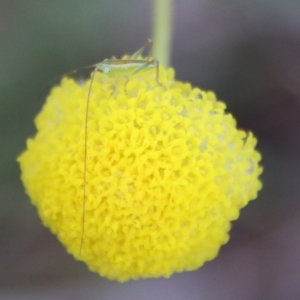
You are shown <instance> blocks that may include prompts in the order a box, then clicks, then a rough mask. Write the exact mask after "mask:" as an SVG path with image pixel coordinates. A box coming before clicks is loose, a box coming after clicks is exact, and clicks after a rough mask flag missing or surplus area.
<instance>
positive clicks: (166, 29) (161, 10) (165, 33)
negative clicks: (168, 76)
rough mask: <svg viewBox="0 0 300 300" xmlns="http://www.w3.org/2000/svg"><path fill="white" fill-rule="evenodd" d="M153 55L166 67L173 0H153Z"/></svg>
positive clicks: (168, 55)
mask: <svg viewBox="0 0 300 300" xmlns="http://www.w3.org/2000/svg"><path fill="white" fill-rule="evenodd" d="M153 1H154V17H153V51H152V55H153V57H155V58H157V59H158V60H159V62H160V64H162V65H164V66H165V67H168V66H169V64H170V56H171V55H170V54H171V53H170V52H171V38H172V5H173V0H153Z"/></svg>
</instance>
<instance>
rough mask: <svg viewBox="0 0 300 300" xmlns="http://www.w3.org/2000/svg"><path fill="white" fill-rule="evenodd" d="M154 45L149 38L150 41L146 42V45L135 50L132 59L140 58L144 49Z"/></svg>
mask: <svg viewBox="0 0 300 300" xmlns="http://www.w3.org/2000/svg"><path fill="white" fill-rule="evenodd" d="M151 46H152V40H151V39H148V41H147V42H146V43H145V45H144V46H143V47H142V48H140V49H139V50H138V51H136V52H134V53H133V54H132V55H131V56H130V59H132V60H136V59H138V58H139V56H141V55H142V53H143V52H144V50H145V49H146V48H150V47H151Z"/></svg>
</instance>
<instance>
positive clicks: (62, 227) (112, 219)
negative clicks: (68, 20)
mask: <svg viewBox="0 0 300 300" xmlns="http://www.w3.org/2000/svg"><path fill="white" fill-rule="evenodd" d="M159 82H160V83H159V84H158V82H157V80H156V73H155V71H154V70H148V71H141V72H138V73H137V74H135V75H132V76H130V77H126V76H123V77H122V76H121V77H120V76H119V77H117V76H116V77H108V76H107V75H106V74H103V73H100V72H99V73H97V74H96V76H95V80H94V82H93V85H92V90H91V96H90V105H89V111H88V122H87V141H85V126H86V124H85V114H86V101H87V94H88V88H89V85H90V81H87V82H85V83H81V84H80V83H78V82H76V81H74V80H72V79H68V78H64V79H63V80H62V82H61V85H60V86H57V87H55V88H53V90H52V92H51V94H50V96H49V97H48V99H47V102H46V104H45V106H44V108H43V110H42V112H41V113H40V114H39V115H38V116H37V118H36V120H35V123H36V127H37V134H36V136H35V137H34V138H31V139H29V140H28V141H27V150H26V151H25V152H24V153H23V154H22V155H21V156H20V157H19V158H18V160H19V162H20V165H21V169H22V180H23V182H24V185H25V187H26V190H27V192H28V194H29V196H30V198H31V200H32V203H33V204H34V205H35V206H36V207H37V209H38V212H39V215H40V217H41V219H42V221H43V223H44V225H45V226H47V227H49V228H50V229H51V231H52V232H53V233H54V234H56V235H57V237H58V239H59V240H60V241H61V243H62V244H63V245H64V246H65V247H66V248H67V250H68V252H69V253H71V254H73V256H74V257H75V258H76V259H78V260H82V261H84V262H85V263H86V264H87V265H88V267H89V268H90V270H92V271H95V272H98V273H99V274H100V275H102V276H106V277H107V278H109V279H115V280H118V281H126V280H129V279H131V278H133V279H138V278H149V277H158V276H164V277H169V276H170V275H171V274H172V273H174V272H181V271H185V270H186V271H187V270H195V269H197V268H199V267H200V266H201V265H202V264H203V263H204V262H205V261H208V260H211V259H213V258H214V257H215V256H216V255H217V253H218V250H219V248H220V246H221V245H222V244H224V243H226V242H227V241H228V231H229V229H230V221H232V220H234V219H236V218H237V217H238V215H239V210H240V208H241V207H243V206H245V205H246V204H247V203H248V201H249V200H251V199H254V198H255V197H256V196H257V192H258V190H260V188H261V183H260V181H259V179H258V176H259V175H260V173H261V172H262V168H261V167H260V166H259V164H258V163H259V161H260V154H259V153H258V152H257V151H255V149H254V147H255V145H256V139H255V138H254V137H253V135H252V134H251V133H246V132H244V131H242V130H238V129H237V128H236V121H235V120H234V118H233V117H232V116H231V115H230V114H227V113H225V111H224V110H225V104H224V103H222V102H219V101H217V99H216V97H215V95H214V93H212V92H205V91H203V90H201V89H199V88H192V87H191V85H190V84H188V83H182V82H179V81H176V80H174V71H173V70H172V69H165V68H163V67H160V74H159ZM85 142H87V145H86V147H85ZM85 149H86V151H87V153H86V185H85V186H86V197H85V198H84V196H83V188H84V170H85V168H84V161H85ZM83 201H84V202H85V206H84V207H85V210H84V212H82V209H83ZM82 213H84V217H85V223H84V226H83V223H82ZM82 232H83V244H82V249H81V251H80V247H81V235H82Z"/></svg>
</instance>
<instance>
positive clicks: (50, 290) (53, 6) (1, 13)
mask: <svg viewBox="0 0 300 300" xmlns="http://www.w3.org/2000/svg"><path fill="white" fill-rule="evenodd" d="M174 4H175V5H174V38H173V53H172V64H173V66H174V68H175V69H176V74H177V78H178V79H179V80H182V81H189V82H191V83H192V84H193V85H194V86H199V87H201V88H203V89H206V90H213V91H214V92H215V93H216V94H217V96H218V98H219V99H221V100H222V101H224V102H225V103H226V104H227V107H228V112H230V113H232V114H233V115H234V116H235V117H236V119H237V122H238V126H239V127H241V128H244V129H246V130H250V131H252V132H253V133H254V134H255V135H256V136H257V137H258V140H259V143H258V149H259V151H261V153H262V156H263V160H262V165H263V167H264V173H263V175H262V181H263V185H264V188H263V190H262V191H261V192H260V194H259V197H258V199H257V200H255V201H253V202H251V203H250V204H249V205H248V206H247V207H246V208H244V209H243V210H242V211H241V216H240V218H239V219H238V220H237V221H235V222H233V227H232V231H231V240H230V241H229V243H228V244H227V245H225V246H224V247H222V249H221V251H220V255H219V256H218V258H217V259H215V260H214V261H212V262H208V263H206V264H205V265H204V267H202V268H201V269H199V270H198V271H195V272H189V273H182V274H176V275H174V276H172V277H171V278H170V279H151V280H140V281H130V282H128V283H125V284H119V283H117V282H111V281H108V280H106V279H104V278H100V277H99V276H98V275H96V274H94V273H90V272H89V271H88V270H87V268H86V267H85V265H84V264H82V263H79V262H76V261H75V260H74V259H73V258H72V257H71V256H70V255H68V254H67V253H66V251H65V249H64V248H63V247H62V246H61V245H60V244H59V243H58V242H57V240H56V238H55V237H54V236H52V235H51V234H50V233H49V231H48V230H47V229H45V228H44V227H43V226H42V224H41V222H40V220H39V219H38V217H37V213H36V210H35V208H34V207H33V206H32V205H31V204H30V201H29V199H28V197H27V196H26V194H25V193H24V188H23V186H22V184H21V182H20V180H19V177H20V171H19V167H18V165H17V163H16V162H15V160H16V157H17V155H18V154H19V153H20V152H21V151H22V150H23V149H24V148H25V141H26V138H27V137H29V136H31V135H33V134H34V132H35V131H34V126H33V118H34V116H35V115H36V114H37V112H38V111H39V110H40V109H41V106H42V103H43V101H44V100H43V98H42V99H40V98H39V95H40V92H41V91H42V90H43V87H44V86H47V83H49V82H51V80H52V79H53V78H55V77H56V76H57V75H58V74H62V73H64V72H65V71H66V70H70V69H74V68H77V67H80V66H82V65H88V64H91V63H95V62H97V61H101V60H103V59H104V58H106V57H111V56H112V55H116V56H120V55H122V54H124V53H132V52H133V51H134V50H136V49H137V48H138V47H139V46H140V45H142V44H143V43H144V41H145V40H146V39H147V38H148V37H151V13H152V11H151V1H147V0H140V1H134V0H126V1H117V0H102V1H101V0H100V1H99V0H97V1H96V0H90V1H79V0H73V1H46V0H42V1H34V0H27V1H15V0H12V1H8V0H6V1H5V0H2V1H1V2H0V41H1V42H0V66H1V69H0V138H1V150H0V151H1V157H0V205H1V206H0V207H1V210H0V299H8V300H15V299H31V300H33V299H72V300H74V299H101V300H110V299H114V300H117V299H122V300H127V299H128V300H129V299H130V300H135V299H139V300H140V299H143V300H148V299H163V300H179V299H190V300H194V299H195V300H196V299H197V300H203V299H204V300H217V299H222V300H227V299H228V300H240V299H243V300H260V299H264V300H265V299H268V300H281V299H287V300H298V299H300V255H299V253H300V234H299V232H300V209H299V208H300V201H299V199H300V1H295V0H286V1H278V0H261V1H253V0H227V1H218V0H210V1H208V0H185V1H179V0H178V1H174Z"/></svg>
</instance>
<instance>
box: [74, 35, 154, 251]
mask: <svg viewBox="0 0 300 300" xmlns="http://www.w3.org/2000/svg"><path fill="white" fill-rule="evenodd" d="M151 45H152V40H150V39H148V41H147V43H146V44H145V45H144V46H143V47H141V48H140V49H139V50H138V51H136V52H135V53H134V54H132V55H131V56H130V57H129V58H128V59H116V58H115V57H113V58H111V59H105V60H103V61H102V62H100V63H98V64H95V65H94V67H95V69H94V71H93V72H92V75H91V82H90V86H89V91H88V96H87V102H86V111H85V130H84V162H83V163H84V165H83V201H82V227H81V240H80V248H79V255H80V254H81V250H82V246H83V241H84V228H85V202H86V185H87V180H86V172H87V167H86V166H87V157H88V148H87V141H88V114H89V104H90V96H91V92H92V84H93V81H94V78H95V74H96V72H98V71H100V72H102V73H105V74H107V75H108V76H110V77H121V76H124V77H128V76H130V75H133V74H136V73H139V72H142V71H146V70H149V69H156V81H157V83H158V84H159V82H158V74H159V63H158V60H157V59H139V57H140V56H141V54H142V53H143V51H144V50H145V49H146V48H149V47H151Z"/></svg>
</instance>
